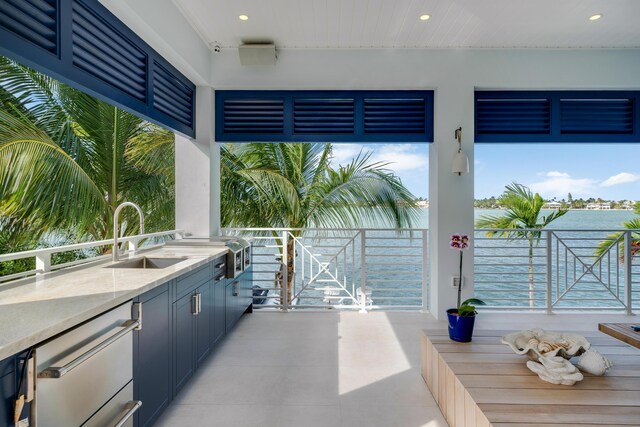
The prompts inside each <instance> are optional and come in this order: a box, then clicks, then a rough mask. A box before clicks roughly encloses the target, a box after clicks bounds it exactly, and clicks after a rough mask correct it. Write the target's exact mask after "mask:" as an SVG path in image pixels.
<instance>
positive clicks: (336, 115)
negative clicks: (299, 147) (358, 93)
mask: <svg viewBox="0 0 640 427" xmlns="http://www.w3.org/2000/svg"><path fill="white" fill-rule="evenodd" d="M354 120H355V102H354V100H353V98H351V99H334V98H325V99H322V98H314V99H305V98H295V99H294V100H293V132H294V133H299V134H313V133H318V134H353V132H354V129H355V121H354Z"/></svg>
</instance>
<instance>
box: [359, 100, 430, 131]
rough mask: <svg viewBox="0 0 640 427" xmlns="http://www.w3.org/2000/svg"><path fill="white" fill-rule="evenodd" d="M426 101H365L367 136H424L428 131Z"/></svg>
mask: <svg viewBox="0 0 640 427" xmlns="http://www.w3.org/2000/svg"><path fill="white" fill-rule="evenodd" d="M425 103H426V101H425V99H424V98H417V99H410V98H400V99H371V98H365V100H364V133H365V134H423V133H425V130H426V114H425V113H426V110H425Z"/></svg>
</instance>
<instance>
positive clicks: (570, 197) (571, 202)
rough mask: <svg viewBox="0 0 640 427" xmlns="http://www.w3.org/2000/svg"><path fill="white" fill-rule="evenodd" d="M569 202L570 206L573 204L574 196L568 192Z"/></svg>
mask: <svg viewBox="0 0 640 427" xmlns="http://www.w3.org/2000/svg"><path fill="white" fill-rule="evenodd" d="M567 203H569V206H571V205H573V196H572V195H571V193H569V194H567Z"/></svg>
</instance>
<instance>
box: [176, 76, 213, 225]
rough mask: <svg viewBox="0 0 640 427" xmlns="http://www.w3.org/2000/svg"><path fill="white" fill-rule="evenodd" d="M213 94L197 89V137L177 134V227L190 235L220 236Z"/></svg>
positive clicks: (207, 90) (207, 87) (206, 89)
mask: <svg viewBox="0 0 640 427" xmlns="http://www.w3.org/2000/svg"><path fill="white" fill-rule="evenodd" d="M213 104H214V94H213V90H212V89H211V87H209V86H198V87H197V89H196V111H197V115H196V139H195V140H191V139H189V138H186V137H184V136H180V135H176V160H175V162H176V228H177V229H180V230H184V231H185V232H187V233H189V234H191V235H192V236H193V237H210V236H217V235H219V231H220V147H219V146H218V144H216V143H215V141H214V139H215V138H214V121H213Z"/></svg>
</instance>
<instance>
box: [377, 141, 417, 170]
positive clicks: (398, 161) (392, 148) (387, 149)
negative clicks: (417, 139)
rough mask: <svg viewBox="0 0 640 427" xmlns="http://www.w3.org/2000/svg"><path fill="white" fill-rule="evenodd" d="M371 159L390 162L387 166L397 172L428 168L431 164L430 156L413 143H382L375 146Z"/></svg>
mask: <svg viewBox="0 0 640 427" xmlns="http://www.w3.org/2000/svg"><path fill="white" fill-rule="evenodd" d="M371 160H372V161H374V162H383V163H389V165H388V166H387V167H388V168H389V169H392V170H394V171H396V172H404V171H412V170H427V167H428V166H429V156H427V154H426V153H419V152H418V150H417V147H416V146H415V145H412V144H381V145H380V146H376V147H375V150H374V152H373V156H371Z"/></svg>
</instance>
